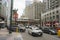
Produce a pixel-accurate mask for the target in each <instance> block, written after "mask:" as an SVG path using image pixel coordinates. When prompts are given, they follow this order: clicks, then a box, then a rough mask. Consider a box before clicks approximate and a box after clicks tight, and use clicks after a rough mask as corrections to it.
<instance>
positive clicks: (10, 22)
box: [9, 0, 13, 34]
mask: <svg viewBox="0 0 60 40" xmlns="http://www.w3.org/2000/svg"><path fill="white" fill-rule="evenodd" d="M12 9H13V0H11V9H10V27H9V34H11V33H12V31H11V27H12Z"/></svg>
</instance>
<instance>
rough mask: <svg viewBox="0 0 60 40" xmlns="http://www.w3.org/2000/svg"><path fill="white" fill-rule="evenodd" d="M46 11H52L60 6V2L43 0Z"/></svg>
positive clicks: (57, 0) (58, 0) (59, 0)
mask: <svg viewBox="0 0 60 40" xmlns="http://www.w3.org/2000/svg"><path fill="white" fill-rule="evenodd" d="M43 2H44V3H45V5H46V10H52V9H55V8H57V7H59V6H60V0H43Z"/></svg>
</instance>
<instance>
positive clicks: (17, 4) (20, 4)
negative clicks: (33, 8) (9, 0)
mask: <svg viewBox="0 0 60 40" xmlns="http://www.w3.org/2000/svg"><path fill="white" fill-rule="evenodd" d="M25 1H26V0H14V2H13V3H14V4H13V9H18V11H17V13H18V18H20V16H21V15H22V14H23V12H24V8H25ZM27 1H28V0H27ZM30 1H32V0H30ZM40 1H42V0H40Z"/></svg>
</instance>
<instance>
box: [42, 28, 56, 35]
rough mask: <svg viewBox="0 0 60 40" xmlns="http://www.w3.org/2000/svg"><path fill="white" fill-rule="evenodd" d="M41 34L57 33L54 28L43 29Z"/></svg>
mask: <svg viewBox="0 0 60 40" xmlns="http://www.w3.org/2000/svg"><path fill="white" fill-rule="evenodd" d="M43 32H44V33H48V34H57V31H56V30H55V29H54V28H44V29H43Z"/></svg>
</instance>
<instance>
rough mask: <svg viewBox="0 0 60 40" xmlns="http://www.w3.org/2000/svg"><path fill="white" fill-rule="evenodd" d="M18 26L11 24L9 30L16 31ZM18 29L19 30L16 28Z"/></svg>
mask: <svg viewBox="0 0 60 40" xmlns="http://www.w3.org/2000/svg"><path fill="white" fill-rule="evenodd" d="M17 28H18V25H12V27H11V30H12V31H13V32H16V29H17ZM18 31H19V30H18Z"/></svg>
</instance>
